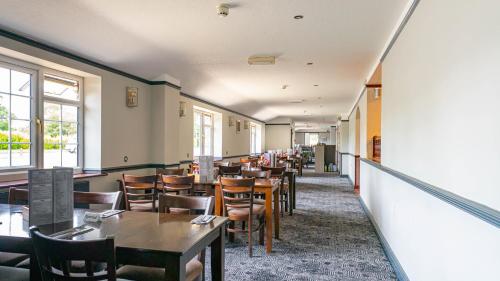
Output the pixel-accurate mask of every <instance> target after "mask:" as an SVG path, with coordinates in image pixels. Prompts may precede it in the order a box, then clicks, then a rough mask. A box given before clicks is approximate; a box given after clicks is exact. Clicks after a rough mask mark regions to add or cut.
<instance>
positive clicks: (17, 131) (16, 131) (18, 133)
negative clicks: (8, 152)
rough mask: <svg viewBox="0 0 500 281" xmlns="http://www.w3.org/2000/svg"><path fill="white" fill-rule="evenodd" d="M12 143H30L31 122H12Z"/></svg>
mask: <svg viewBox="0 0 500 281" xmlns="http://www.w3.org/2000/svg"><path fill="white" fill-rule="evenodd" d="M10 125H11V133H10V134H11V142H30V121H21V120H11V122H10Z"/></svg>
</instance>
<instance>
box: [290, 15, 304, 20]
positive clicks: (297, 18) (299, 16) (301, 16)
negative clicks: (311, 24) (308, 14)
mask: <svg viewBox="0 0 500 281" xmlns="http://www.w3.org/2000/svg"><path fill="white" fill-rule="evenodd" d="M293 18H294V19H296V20H301V19H303V18H304V16H303V15H296V16H295V17H293Z"/></svg>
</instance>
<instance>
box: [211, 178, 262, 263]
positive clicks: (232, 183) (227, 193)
mask: <svg viewBox="0 0 500 281" xmlns="http://www.w3.org/2000/svg"><path fill="white" fill-rule="evenodd" d="M219 182H220V184H219V185H218V186H217V188H219V193H220V194H221V197H222V203H223V209H222V210H223V215H224V216H225V217H227V218H228V219H229V224H228V226H227V231H228V232H229V240H230V241H233V240H234V234H235V233H247V235H248V254H249V256H250V257H252V252H253V246H252V241H253V240H252V233H253V232H255V231H259V244H260V245H264V231H265V230H264V229H265V228H264V225H265V210H266V208H265V206H264V205H258V204H254V187H255V178H249V179H234V178H224V177H220V178H219ZM254 219H256V221H257V222H258V224H257V226H256V227H255V228H254V226H253V221H254ZM236 222H241V223H242V227H241V229H238V228H236V226H235V223H236ZM243 222H246V223H247V225H248V227H247V229H246V230H245V228H244V224H243Z"/></svg>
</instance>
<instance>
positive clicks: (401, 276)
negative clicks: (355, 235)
mask: <svg viewBox="0 0 500 281" xmlns="http://www.w3.org/2000/svg"><path fill="white" fill-rule="evenodd" d="M359 203H360V205H361V207H362V208H363V211H365V214H366V216H368V219H369V220H370V222H371V223H372V225H373V228H375V231H376V232H377V236H378V240H380V243H381V244H382V248H383V249H384V252H385V255H386V256H387V258H388V259H389V262H390V263H391V265H392V268H393V269H394V272H395V273H396V277H397V278H398V280H399V281H408V280H410V279H409V278H408V275H406V272H405V271H404V269H403V267H402V266H401V264H400V263H399V261H398V258H397V257H396V255H395V254H394V252H393V251H392V249H391V246H390V245H389V242H387V240H385V237H384V235H383V234H382V232H381V231H380V229H379V227H378V225H377V223H376V222H375V219H374V218H373V216H372V214H371V213H370V210H368V207H366V205H365V202H363V199H362V198H361V197H359Z"/></svg>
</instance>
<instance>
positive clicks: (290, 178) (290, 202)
mask: <svg viewBox="0 0 500 281" xmlns="http://www.w3.org/2000/svg"><path fill="white" fill-rule="evenodd" d="M294 190H295V185H294V184H293V173H289V174H288V213H289V214H290V216H291V215H293V192H294Z"/></svg>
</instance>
